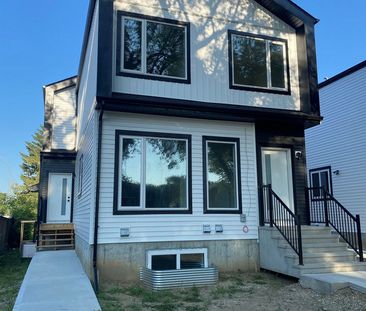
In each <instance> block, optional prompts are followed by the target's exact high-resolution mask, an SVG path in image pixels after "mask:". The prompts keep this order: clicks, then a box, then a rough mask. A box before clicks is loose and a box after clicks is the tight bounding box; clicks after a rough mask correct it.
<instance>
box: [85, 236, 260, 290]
mask: <svg viewBox="0 0 366 311" xmlns="http://www.w3.org/2000/svg"><path fill="white" fill-rule="evenodd" d="M180 248H207V249H208V263H209V265H215V266H217V267H218V268H219V271H220V272H226V271H227V272H229V271H238V270H241V271H258V269H259V256H258V243H257V240H222V241H218V240H216V241H183V242H154V243H123V244H102V245H99V246H98V271H99V278H100V282H101V284H102V285H103V282H105V281H110V280H113V281H124V282H126V281H138V279H139V269H140V267H145V266H146V252H147V251H148V250H157V249H180ZM78 252H80V253H81V252H83V249H82V248H79V250H78ZM84 253H85V251H84ZM90 258H92V257H90ZM81 261H82V262H83V261H85V263H86V264H87V260H83V259H81ZM83 264H84V263H83Z"/></svg>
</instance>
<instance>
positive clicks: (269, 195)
mask: <svg viewBox="0 0 366 311" xmlns="http://www.w3.org/2000/svg"><path fill="white" fill-rule="evenodd" d="M268 208H269V225H270V227H273V201H272V185H271V184H269V185H268Z"/></svg>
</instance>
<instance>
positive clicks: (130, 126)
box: [98, 112, 258, 244]
mask: <svg viewBox="0 0 366 311" xmlns="http://www.w3.org/2000/svg"><path fill="white" fill-rule="evenodd" d="M116 130H129V131H145V132H150V133H153V132H162V133H172V134H185V135H192V209H193V213H192V214H181V215H179V214H164V215H162V214H156V215H155V214H154V215H113V188H114V157H115V131H116ZM152 135H153V134H152ZM204 135H209V136H221V137H235V138H240V162H241V186H242V189H241V190H242V202H243V204H242V206H243V213H244V214H246V216H247V223H246V224H245V223H241V222H240V215H238V214H236V215H232V214H229V215H222V214H217V215H208V214H203V195H204V194H203V163H202V136H204ZM102 141H103V143H102V158H101V175H100V178H101V183H100V210H99V235H98V241H99V243H101V244H103V243H130V242H153V241H188V240H222V239H256V238H257V226H258V218H257V210H258V205H257V196H258V194H257V174H256V153H255V152H256V149H255V127H254V124H250V123H238V122H220V121H208V120H198V119H184V118H174V117H162V116H151V115H138V114H128V113H109V112H105V113H104V120H103V136H102ZM204 224H210V225H211V228H212V231H211V234H204V233H203V225H204ZM216 224H220V225H222V226H223V233H215V232H214V228H215V225H216ZM244 225H247V226H248V227H249V232H248V233H244V232H243V226H244ZM122 227H123V228H124V227H128V228H129V230H130V236H129V237H128V238H121V237H120V229H121V228H122Z"/></svg>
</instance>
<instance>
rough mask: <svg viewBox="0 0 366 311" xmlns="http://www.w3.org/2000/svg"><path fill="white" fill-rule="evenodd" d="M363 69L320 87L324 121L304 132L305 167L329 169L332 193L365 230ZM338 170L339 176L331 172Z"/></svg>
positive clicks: (365, 94) (365, 70) (365, 104)
mask: <svg viewBox="0 0 366 311" xmlns="http://www.w3.org/2000/svg"><path fill="white" fill-rule="evenodd" d="M365 85H366V68H363V69H361V70H359V71H357V72H354V73H352V74H351V75H348V76H346V77H344V78H342V79H340V80H338V81H335V82H334V83H332V84H329V85H327V86H325V87H323V88H321V89H320V105H321V106H320V108H321V115H322V116H323V117H324V121H323V122H322V123H321V124H320V125H318V126H316V127H314V128H311V129H309V130H307V131H306V147H307V162H308V169H315V168H319V167H324V166H331V168H332V173H331V174H332V183H333V195H334V197H335V198H336V199H337V200H338V201H339V202H340V203H341V204H343V205H344V206H345V207H346V208H347V209H349V211H350V212H351V213H353V214H360V216H361V227H362V232H366V207H365V202H366V191H365V185H366V161H365V154H366V122H365V120H366V102H365V99H366V87H365ZM336 170H339V175H335V174H333V172H334V171H336Z"/></svg>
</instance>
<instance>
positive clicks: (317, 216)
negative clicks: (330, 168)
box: [307, 187, 363, 261]
mask: <svg viewBox="0 0 366 311" xmlns="http://www.w3.org/2000/svg"><path fill="white" fill-rule="evenodd" d="M307 192H308V201H309V209H310V222H311V223H321V224H325V225H326V226H329V225H331V226H332V227H333V228H334V230H335V231H337V233H338V234H339V235H340V236H341V237H342V239H343V240H344V241H345V242H347V244H348V245H349V246H350V247H351V248H352V249H353V250H354V251H355V252H356V253H357V254H358V256H359V259H360V261H363V250H362V237H361V224H360V216H359V215H352V214H351V213H350V212H349V211H348V210H347V209H346V208H345V207H344V206H343V205H342V204H341V203H339V202H338V201H337V200H336V199H335V198H334V197H333V195H332V194H330V193H329V192H328V191H327V190H326V189H325V188H324V187H311V188H307Z"/></svg>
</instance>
